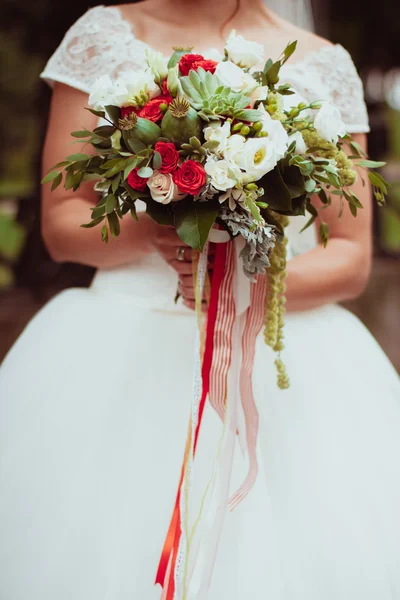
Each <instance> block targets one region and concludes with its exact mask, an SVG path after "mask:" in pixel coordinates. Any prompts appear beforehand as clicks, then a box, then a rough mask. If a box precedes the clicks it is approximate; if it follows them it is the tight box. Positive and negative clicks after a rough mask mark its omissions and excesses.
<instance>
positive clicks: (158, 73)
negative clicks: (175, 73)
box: [146, 48, 168, 83]
mask: <svg viewBox="0 0 400 600" xmlns="http://www.w3.org/2000/svg"><path fill="white" fill-rule="evenodd" d="M146 61H147V64H148V65H149V68H150V71H151V72H152V74H153V76H154V80H155V81H157V83H159V82H160V81H162V80H163V79H166V77H167V75H168V67H167V61H166V60H165V57H164V55H163V54H161V52H156V51H155V50H151V49H150V48H148V49H147V50H146Z"/></svg>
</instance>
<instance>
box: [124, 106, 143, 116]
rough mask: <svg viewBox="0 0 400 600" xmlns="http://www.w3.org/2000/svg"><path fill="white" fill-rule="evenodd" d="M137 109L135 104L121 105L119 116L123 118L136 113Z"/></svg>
mask: <svg viewBox="0 0 400 600" xmlns="http://www.w3.org/2000/svg"><path fill="white" fill-rule="evenodd" d="M138 112H139V109H138V107H137V106H123V107H122V108H121V117H122V118H123V119H125V117H129V115H130V114H131V113H135V114H136V115H137V114H138Z"/></svg>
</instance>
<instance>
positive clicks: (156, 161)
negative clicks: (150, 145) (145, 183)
mask: <svg viewBox="0 0 400 600" xmlns="http://www.w3.org/2000/svg"><path fill="white" fill-rule="evenodd" d="M161 166H162V157H161V154H160V153H159V152H154V154H153V169H155V170H158V169H160V168H161Z"/></svg>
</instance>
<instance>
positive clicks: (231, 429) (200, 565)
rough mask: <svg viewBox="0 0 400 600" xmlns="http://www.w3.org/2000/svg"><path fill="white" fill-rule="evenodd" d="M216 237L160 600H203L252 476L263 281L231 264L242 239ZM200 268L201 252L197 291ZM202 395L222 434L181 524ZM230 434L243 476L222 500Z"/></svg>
mask: <svg viewBox="0 0 400 600" xmlns="http://www.w3.org/2000/svg"><path fill="white" fill-rule="evenodd" d="M226 235H227V234H226ZM224 236H225V232H222V231H218V230H215V231H212V233H211V235H210V241H213V242H217V249H216V258H215V265H214V272H213V278H212V285H211V297H210V305H209V310H208V316H207V329H206V340H205V347H204V353H202V351H201V350H202V342H201V330H200V328H199V330H198V335H197V340H196V349H195V369H194V379H193V402H192V415H191V419H190V423H189V429H188V436H187V442H186V450H185V456H184V461H183V466H182V472H181V479H180V483H179V489H178V494H177V500H176V503H175V508H174V512H173V516H172V519H171V524H170V528H169V531H168V534H167V538H166V541H165V544H164V548H163V552H162V556H161V560H160V564H159V569H158V573H157V578H156V583H160V584H161V585H162V587H163V593H162V596H161V598H162V599H164V600H200V599H203V598H205V597H206V596H207V591H208V589H209V585H210V581H211V577H212V572H213V566H214V562H215V556H216V553H217V550H218V543H219V539H220V535H221V530H222V527H223V522H224V517H225V514H226V511H227V508H228V506H229V508H230V509H233V508H234V507H235V506H237V505H238V504H239V503H240V502H241V501H242V500H243V498H244V497H245V496H246V495H247V494H248V492H249V491H250V489H251V487H252V485H253V484H254V482H255V479H256V476H257V470H258V467H257V453H256V445H257V434H258V412H257V407H256V404H255V401H254V397H253V391H252V370H253V363H254V354H255V344H256V339H257V336H258V334H259V332H260V330H261V328H262V324H263V320H264V310H265V293H266V289H265V288H266V282H265V277H259V278H258V280H257V282H256V283H255V284H251V283H250V282H249V280H248V279H247V278H246V277H245V276H244V274H243V269H242V267H241V264H240V262H239V254H240V251H241V249H242V244H243V241H242V239H241V238H239V237H238V238H236V239H235V240H234V241H227V238H226V237H224ZM228 239H229V236H228ZM204 265H207V254H206V249H205V252H203V254H202V255H201V256H200V260H199V267H198V279H199V287H198V293H200V291H202V290H203V287H204V277H205V275H204ZM205 268H206V266H205ZM199 297H200V299H201V297H202V295H200V296H199ZM207 397H208V398H209V401H210V404H211V406H212V407H213V408H214V409H215V410H216V412H217V413H218V414H219V415H220V417H221V419H222V432H221V437H220V439H219V441H218V451H217V456H216V459H215V463H214V468H213V470H212V474H211V476H210V480H209V482H208V484H207V486H206V489H205V492H204V495H203V498H202V499H201V504H200V509H199V511H198V514H197V515H196V518H195V519H194V520H193V519H192V518H189V517H192V515H191V514H190V510H191V509H192V503H191V501H190V479H191V474H192V469H193V466H194V464H195V463H194V461H195V453H196V448H197V442H198V436H199V430H200V426H201V422H202V416H203V411H204V407H205V402H206V399H207ZM238 434H239V437H240V438H241V439H242V445H243V446H244V447H245V448H246V449H247V453H248V457H249V471H248V475H247V477H246V480H245V481H244V483H243V485H242V486H241V487H240V489H239V490H238V491H237V492H236V494H235V495H234V496H233V498H232V499H231V500H230V501H229V487H230V480H231V473H232V466H233V456H234V448H235V443H236V438H237V435H238ZM189 523H190V524H191V525H190V526H189Z"/></svg>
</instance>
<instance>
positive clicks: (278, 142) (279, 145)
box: [257, 104, 288, 160]
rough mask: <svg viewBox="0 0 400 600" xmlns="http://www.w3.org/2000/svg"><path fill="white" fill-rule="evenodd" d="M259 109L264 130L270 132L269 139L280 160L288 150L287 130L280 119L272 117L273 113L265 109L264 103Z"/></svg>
mask: <svg viewBox="0 0 400 600" xmlns="http://www.w3.org/2000/svg"><path fill="white" fill-rule="evenodd" d="M257 110H259V111H260V112H261V113H262V117H261V123H262V131H265V132H266V133H268V138H267V139H268V141H269V143H270V144H271V145H272V146H273V148H274V152H275V154H276V156H277V160H280V159H281V158H283V157H284V156H285V154H286V150H287V143H288V134H287V131H286V129H285V128H284V126H283V125H282V123H281V122H280V121H278V120H277V119H273V118H272V117H271V115H270V114H269V113H268V112H267V111H266V110H265V107H264V105H263V104H260V106H259V107H258V109H257Z"/></svg>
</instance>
